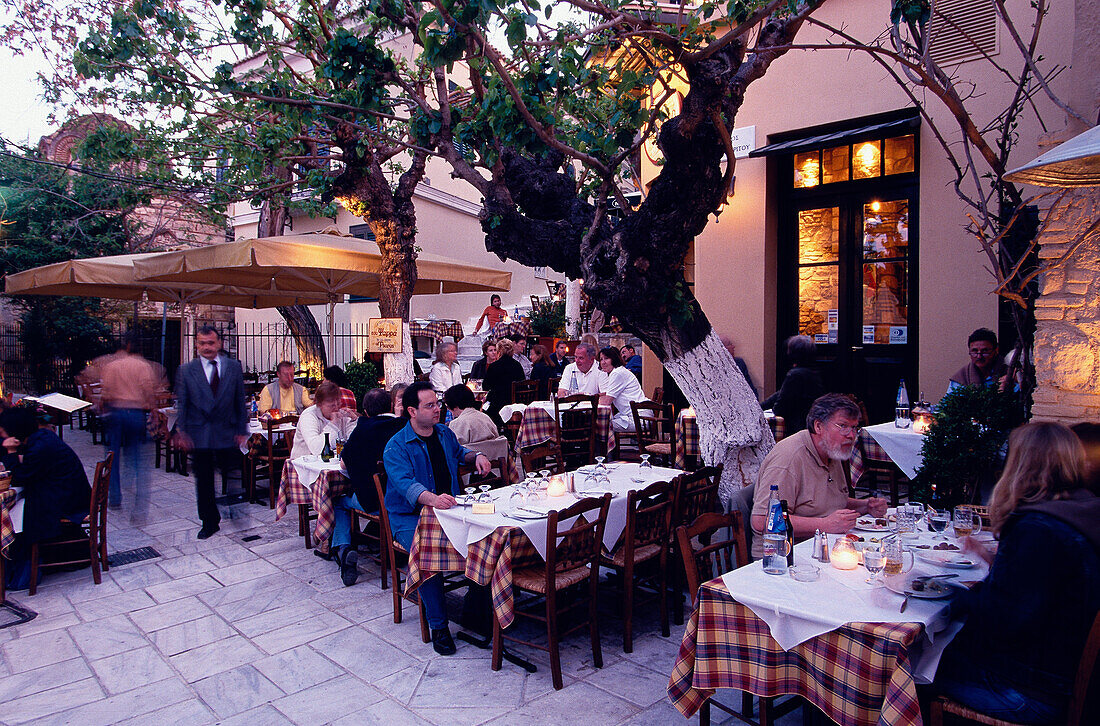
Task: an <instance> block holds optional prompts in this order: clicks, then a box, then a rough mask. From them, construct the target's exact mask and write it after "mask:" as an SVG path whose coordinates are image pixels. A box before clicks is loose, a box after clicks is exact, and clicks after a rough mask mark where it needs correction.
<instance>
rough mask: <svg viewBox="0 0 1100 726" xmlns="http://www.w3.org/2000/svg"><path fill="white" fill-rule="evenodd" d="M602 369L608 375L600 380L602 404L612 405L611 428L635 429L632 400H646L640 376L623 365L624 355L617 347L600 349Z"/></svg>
mask: <svg viewBox="0 0 1100 726" xmlns="http://www.w3.org/2000/svg"><path fill="white" fill-rule="evenodd" d="M599 363H600V370H601V371H603V372H604V373H606V374H607V377H606V378H604V379H603V380H602V381H600V405H603V406H608V405H610V406H611V407H612V411H611V413H612V415H611V428H612V429H613V430H615V431H633V430H634V413H633V411H631V409H630V402H631V401H637V402H639V403H640V402H642V401H644V400H646V397H645V393H643V392H642V384H641V383H639V382H638V377H637V376H635V375H634V374H633V373H631V372H630V369H629V368H626V367H625V366H624V365H623V356H622V354H621V353H620V352H619V351H618V350H617V349H616V348H604V349H603V350H601V351H600V358H599Z"/></svg>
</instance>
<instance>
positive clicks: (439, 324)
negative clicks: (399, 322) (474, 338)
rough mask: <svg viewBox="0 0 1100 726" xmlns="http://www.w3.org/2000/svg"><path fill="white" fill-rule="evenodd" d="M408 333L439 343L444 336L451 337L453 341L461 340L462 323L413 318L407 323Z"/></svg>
mask: <svg viewBox="0 0 1100 726" xmlns="http://www.w3.org/2000/svg"><path fill="white" fill-rule="evenodd" d="M409 335H410V336H412V337H414V338H415V337H417V336H420V337H426V338H431V339H432V340H433V341H435V342H436V343H439V342H440V341H441V340H443V339H444V338H446V337H448V336H449V337H451V338H452V339H454V342H456V343H457V342H458V341H460V340H462V338H463V337H464V335H463V333H462V323H460V322H458V321H457V320H443V319H434V320H433V319H423V320H413V321H411V322H410V323H409Z"/></svg>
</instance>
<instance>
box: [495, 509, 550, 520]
mask: <svg viewBox="0 0 1100 726" xmlns="http://www.w3.org/2000/svg"><path fill="white" fill-rule="evenodd" d="M504 514H507V515H508V516H509V517H515V518H516V519H530V520H535V519H546V518H547V517H548V516H550V515H549V513H547V514H535V513H533V512H523V511H520V510H518V509H513V510H512V511H510V512H504Z"/></svg>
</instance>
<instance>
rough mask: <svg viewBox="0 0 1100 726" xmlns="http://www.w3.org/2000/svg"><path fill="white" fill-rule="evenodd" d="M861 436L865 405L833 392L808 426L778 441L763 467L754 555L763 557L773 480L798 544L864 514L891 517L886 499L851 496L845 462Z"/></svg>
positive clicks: (817, 407) (755, 511)
mask: <svg viewBox="0 0 1100 726" xmlns="http://www.w3.org/2000/svg"><path fill="white" fill-rule="evenodd" d="M858 438H859V408H858V407H857V406H856V405H855V404H854V403H853V402H852V399H850V398H848V397H847V396H844V395H841V394H839V393H827V394H825V395H824V396H821V397H820V398H818V399H817V400H816V401H814V402H813V405H812V406H810V412H809V413H808V414H807V416H806V429H805V430H804V431H799V432H798V433H796V434H794V435H792V436H789V437H787V438H785V439H783V440H782V441H780V442H779V443H777V444H776V445H775V448H773V449H772V450H771V452H770V453H769V454H768V456H767V457H766V458H765V459H764V463H763V464H761V465H760V476H759V478H758V479H757V481H756V491H755V492H754V493H753V505H752V530H753V533H754V534H755V536H754V537H753V544H752V556H753V557H755V558H757V559H759V558H760V557H761V556H763V545H764V542H763V539H762V537H761V535H762V534H763V532H764V521H765V519H766V517H767V513H768V496H769V494H770V492H771V485H772V484H775V485H777V486H778V487H779V498H780V499H786V500H787V508H788V511H789V512H790V515H791V525H792V526H793V527H794V539H795V541H796V542H797V541H801V540H804V539H807V538H809V537H811V536H813V533H814V531H815V530H818V529H820V530H821V531H823V532H829V533H832V534H839V533H841V532H847V531H848V530H849V529H851V528H852V526H853V525H854V524H855V523H856V518H857V517H859V515H861V514H868V513H870V514H871V515H873V516H876V517H881V516H883V515H885V513H886V500H885V499H879V498H871V499H853V498H851V497H849V496H848V483H847V480H846V479H845V477H844V468H843V462H845V461H847V460H848V459H850V458H851V457H852V452H853V451H854V450H855V445H856V441H857V440H858Z"/></svg>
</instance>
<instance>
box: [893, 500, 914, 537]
mask: <svg viewBox="0 0 1100 726" xmlns="http://www.w3.org/2000/svg"><path fill="white" fill-rule="evenodd" d="M897 519H898V522H897V528H898V535H899V536H902V537H905V536H909V535H912V534H914V533H915V532H916V531H917V520H916V518H915V517H914V516H913V511H912V510H911V509H909V507H908V506H901V507H898V509H897Z"/></svg>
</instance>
